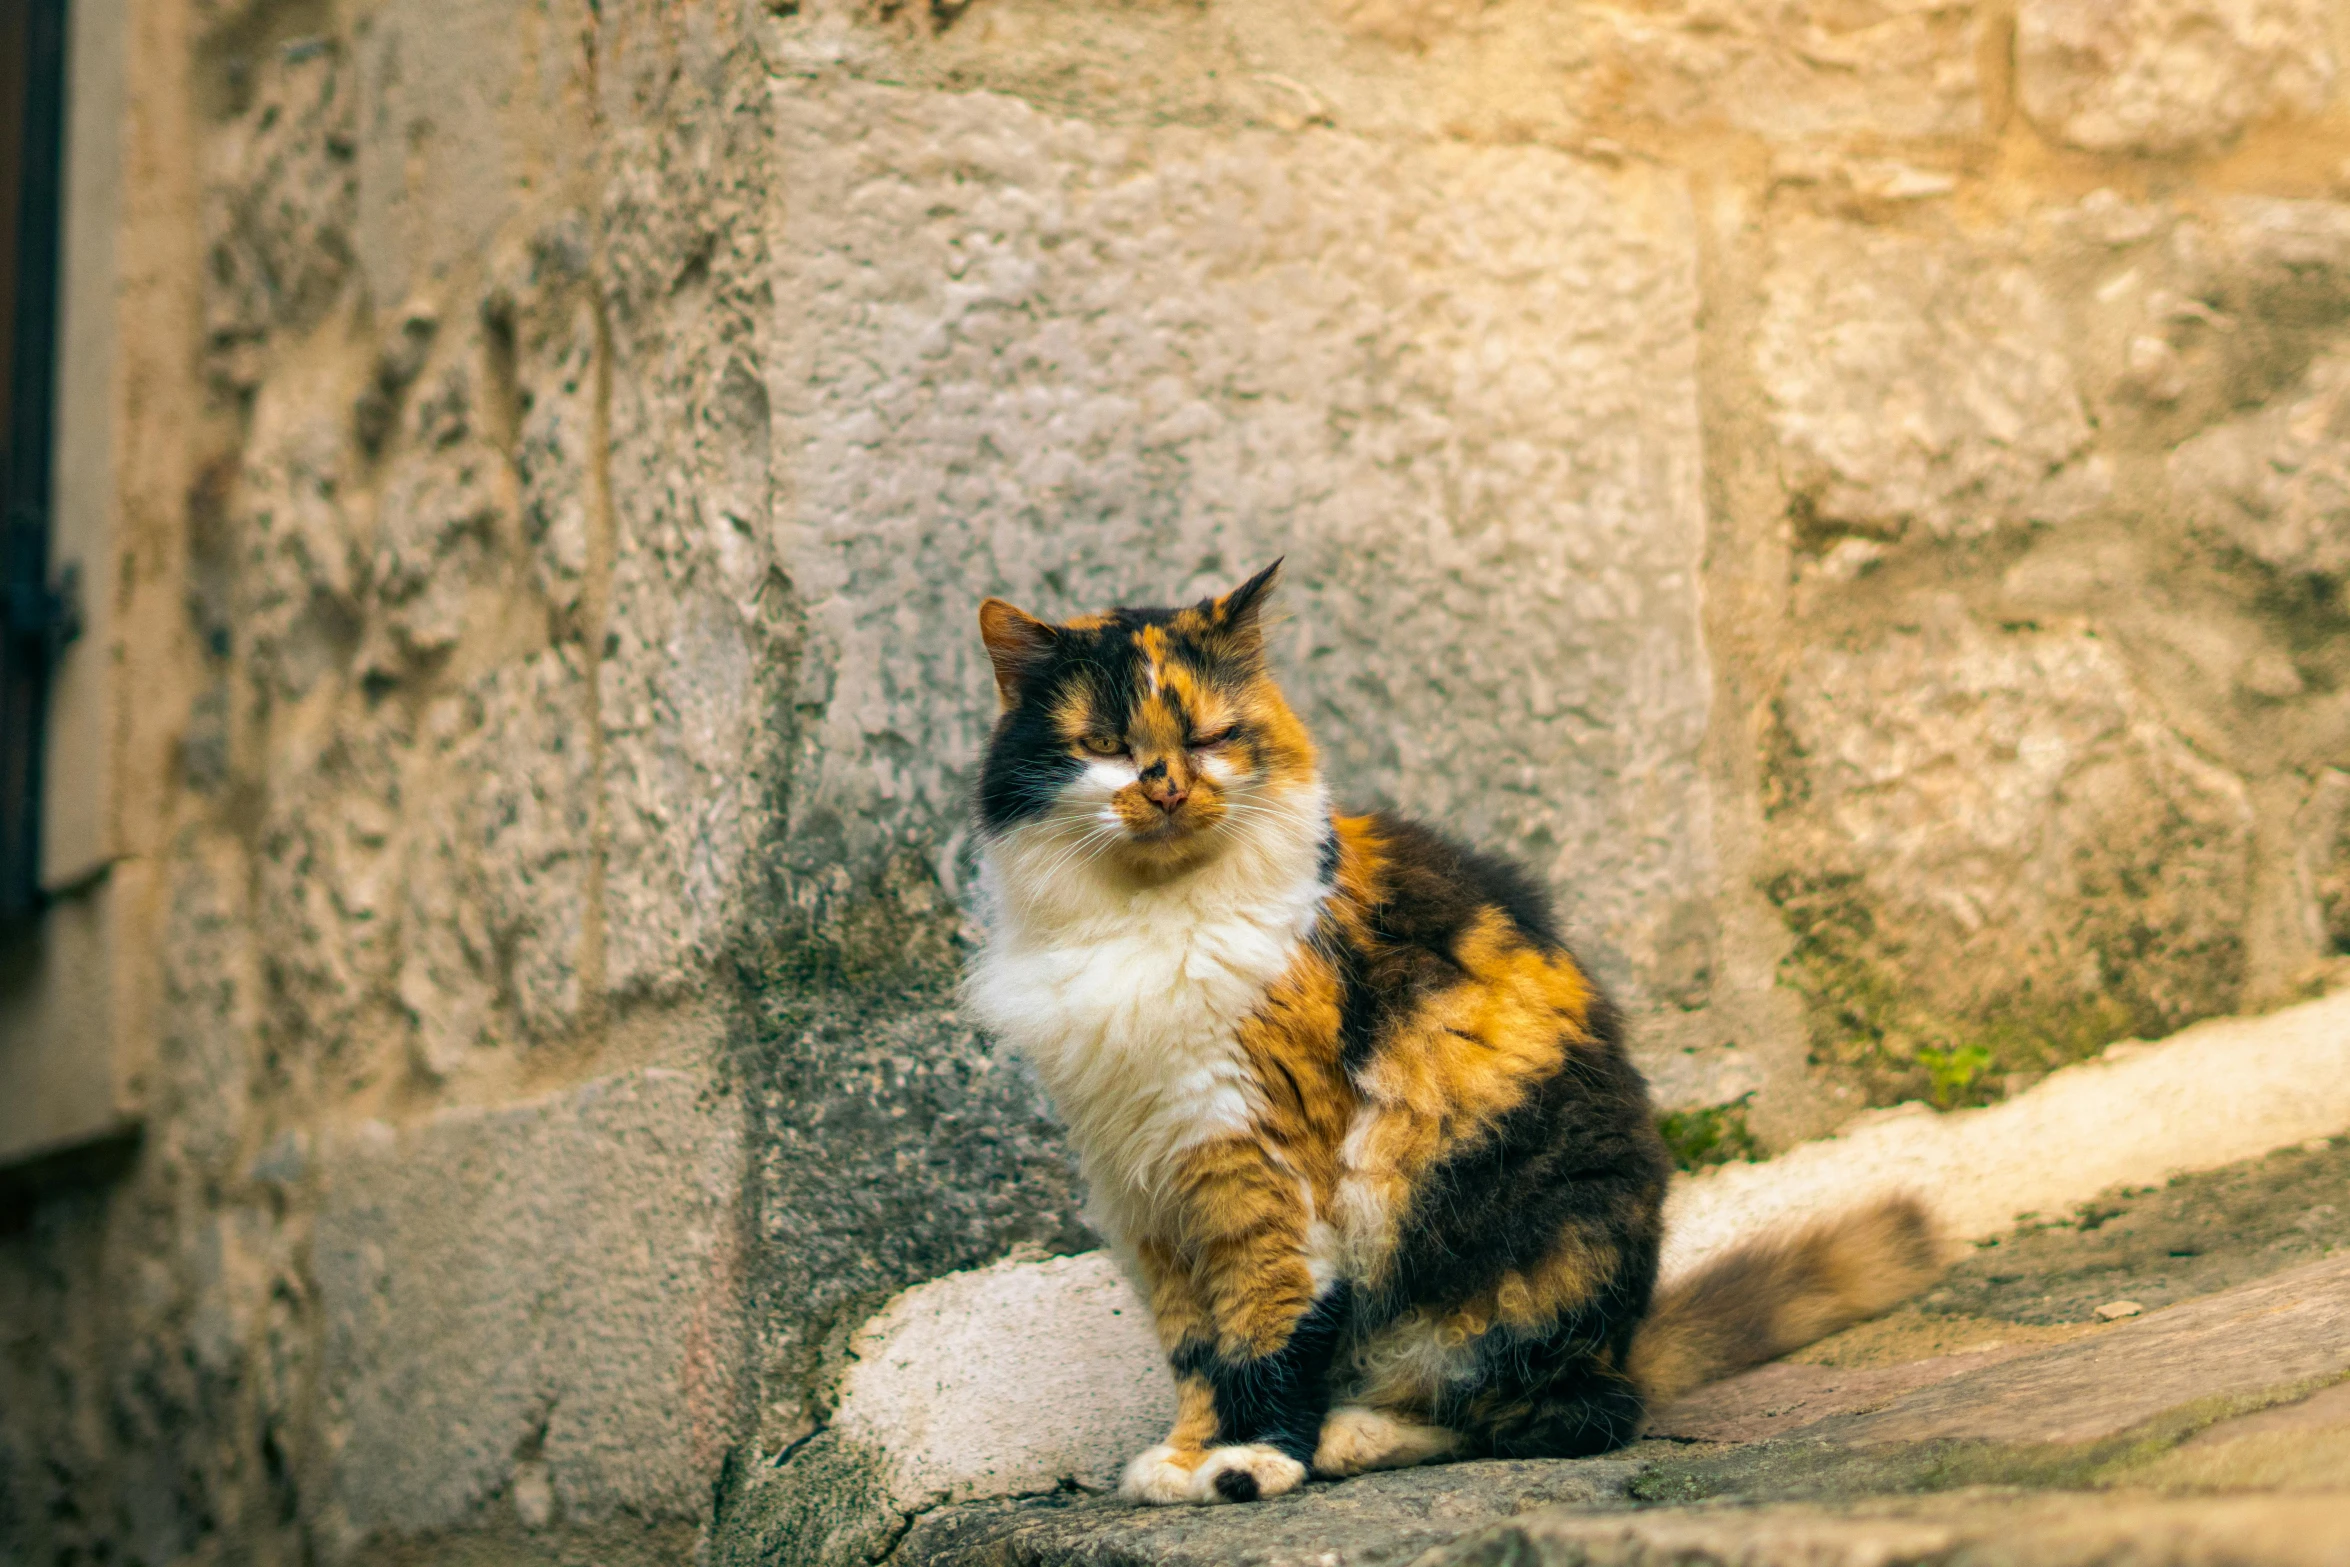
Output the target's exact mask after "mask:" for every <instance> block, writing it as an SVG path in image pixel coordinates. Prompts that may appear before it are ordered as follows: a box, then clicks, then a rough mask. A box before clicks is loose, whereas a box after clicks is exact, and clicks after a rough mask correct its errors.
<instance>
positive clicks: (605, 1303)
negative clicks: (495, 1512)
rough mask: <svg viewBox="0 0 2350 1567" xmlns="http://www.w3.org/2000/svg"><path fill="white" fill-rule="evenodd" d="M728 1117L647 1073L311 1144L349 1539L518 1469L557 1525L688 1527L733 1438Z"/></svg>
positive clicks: (735, 1323)
mask: <svg viewBox="0 0 2350 1567" xmlns="http://www.w3.org/2000/svg"><path fill="white" fill-rule="evenodd" d="M743 1157H744V1151H743V1146H742V1118H741V1111H740V1108H739V1106H738V1105H736V1104H735V1102H734V1101H732V1100H731V1099H730V1098H728V1097H726V1096H725V1095H723V1094H721V1093H718V1092H716V1090H715V1088H714V1085H713V1084H711V1083H710V1082H708V1081H707V1080H705V1079H702V1078H698V1077H695V1076H692V1075H689V1074H686V1073H682V1072H676V1071H669V1070H664V1069H660V1068H653V1069H649V1070H647V1071H644V1072H640V1073H635V1074H631V1075H629V1076H625V1077H619V1078H611V1079H606V1080H603V1081H601V1082H597V1083H593V1084H590V1085H588V1086H587V1087H584V1088H581V1089H577V1090H573V1091H571V1092H569V1093H566V1094H562V1095H560V1096H557V1097H555V1098H552V1099H548V1100H545V1101H542V1102H539V1103H536V1104H526V1105H519V1106H514V1107H511V1108H506V1109H499V1110H452V1111H447V1112H444V1113H442V1114H440V1115H438V1116H435V1117H433V1118H432V1119H431V1120H429V1121H427V1122H426V1123H424V1124H423V1125H421V1126H419V1127H416V1128H413V1129H410V1130H408V1131H405V1132H401V1131H395V1130H394V1129H393V1128H392V1127H390V1126H387V1125H385V1124H383V1123H381V1122H368V1123H362V1124H360V1125H359V1126H358V1127H356V1128H354V1129H352V1130H351V1131H349V1132H346V1133H341V1134H338V1135H336V1136H334V1137H332V1138H331V1139H329V1140H328V1141H327V1142H326V1143H325V1144H324V1145H323V1146H322V1147H321V1148H320V1150H319V1155H318V1158H319V1164H320V1169H321V1177H322V1181H323V1186H324V1196H323V1201H322V1205H321V1208H320V1212H319V1216H318V1222H317V1230H316V1237H315V1240H314V1242H313V1254H312V1264H311V1266H312V1269H313V1271H314V1273H315V1276H316V1279H317V1289H318V1296H319V1312H320V1316H321V1319H322V1322H323V1326H324V1333H325V1344H324V1351H323V1375H322V1379H321V1380H322V1386H323V1390H324V1394H325V1397H326V1400H327V1403H328V1408H329V1411H330V1414H329V1418H330V1420H331V1422H332V1424H333V1426H334V1427H335V1430H336V1432H337V1446H338V1450H337V1453H336V1462H335V1465H334V1471H333V1472H334V1475H335V1484H334V1493H335V1502H336V1505H337V1512H338V1514H339V1516H338V1517H337V1518H336V1519H335V1523H336V1524H337V1525H338V1527H339V1529H340V1531H341V1532H342V1533H343V1534H344V1536H345V1538H346V1539H356V1538H359V1537H363V1536H366V1535H370V1534H374V1533H377V1532H383V1531H389V1532H394V1533H399V1532H411V1531H416V1530H424V1529H438V1528H448V1527H450V1526H452V1525H456V1524H460V1523H463V1522H466V1521H468V1520H469V1519H472V1518H475V1517H477V1516H479V1515H480V1514H481V1513H482V1512H483V1511H484V1510H485V1509H486V1508H488V1507H489V1506H490V1505H491V1504H492V1503H493V1501H494V1500H495V1499H496V1498H497V1497H498V1496H499V1495H500V1494H501V1493H504V1492H509V1491H512V1490H514V1488H515V1487H517V1486H518V1485H522V1484H524V1479H523V1477H524V1476H526V1475H533V1471H532V1470H531V1468H530V1466H532V1465H536V1466H538V1467H537V1469H536V1471H535V1476H534V1478H535V1479H537V1480H540V1481H543V1483H544V1484H545V1485H546V1486H547V1487H548V1488H549V1491H550V1495H551V1499H552V1500H551V1505H552V1506H553V1507H554V1508H556V1509H558V1510H559V1511H560V1512H561V1513H562V1514H563V1515H565V1516H566V1517H570V1518H573V1519H582V1518H584V1519H587V1520H591V1521H592V1520H596V1519H599V1518H607V1517H609V1516H611V1515H612V1514H613V1513H615V1512H618V1511H620V1510H623V1509H626V1510H628V1511H632V1512H636V1513H644V1514H653V1515H659V1514H666V1513H675V1512H679V1511H690V1510H691V1509H693V1508H694V1507H695V1506H696V1505H697V1504H698V1503H699V1501H700V1500H701V1497H702V1494H703V1487H704V1486H705V1485H706V1484H707V1481H706V1479H705V1476H706V1475H707V1474H708V1472H709V1469H710V1467H711V1465H712V1464H713V1462H714V1461H715V1459H716V1457H717V1455H718V1454H719V1453H721V1452H723V1451H724V1450H725V1448H726V1446H727V1445H728V1444H729V1442H730V1441H731V1440H732V1439H733V1437H734V1434H735V1429H736V1422H737V1419H738V1411H737V1407H736V1405H737V1389H736V1386H735V1377H736V1375H737V1373H738V1371H739V1370H740V1369H741V1354H742V1347H743V1343H744V1340H743V1322H742V1317H741V1299H740V1293H739V1291H740V1281H741V1277H742V1267H743V1259H742V1257H741V1254H740V1237H739V1235H738V1233H737V1226H738V1224H739V1223H740V1219H739V1216H738V1213H737V1210H736V1208H735V1203H736V1200H737V1196H738V1193H739V1190H740V1186H741V1167H742V1161H743Z"/></svg>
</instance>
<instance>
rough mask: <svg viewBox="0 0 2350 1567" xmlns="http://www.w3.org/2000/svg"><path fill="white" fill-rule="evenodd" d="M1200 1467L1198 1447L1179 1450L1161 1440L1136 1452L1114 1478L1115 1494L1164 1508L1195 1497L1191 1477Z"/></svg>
mask: <svg viewBox="0 0 2350 1567" xmlns="http://www.w3.org/2000/svg"><path fill="white" fill-rule="evenodd" d="M1199 1467H1200V1454H1199V1451H1198V1449H1196V1448H1195V1449H1193V1450H1191V1451H1190V1452H1183V1451H1181V1450H1179V1449H1177V1448H1173V1447H1169V1446H1168V1445H1167V1444H1166V1443H1164V1442H1161V1443H1160V1444H1159V1445H1158V1446H1157V1447H1146V1448H1144V1449H1143V1450H1142V1451H1141V1452H1139V1453H1136V1454H1135V1455H1134V1457H1133V1459H1132V1461H1131V1462H1129V1463H1128V1464H1127V1465H1126V1472H1125V1473H1124V1474H1122V1475H1120V1476H1119V1477H1118V1495H1119V1496H1120V1497H1122V1498H1124V1499H1125V1500H1127V1501H1129V1502H1140V1503H1143V1504H1144V1505H1146V1506H1150V1507H1166V1506H1169V1505H1171V1504H1173V1503H1176V1502H1194V1501H1197V1500H1199V1496H1198V1491H1197V1488H1196V1487H1195V1486H1194V1485H1193V1483H1192V1476H1193V1475H1194V1473H1196V1472H1197V1471H1198V1469H1199Z"/></svg>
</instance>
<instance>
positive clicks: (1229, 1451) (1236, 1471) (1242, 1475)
mask: <svg viewBox="0 0 2350 1567" xmlns="http://www.w3.org/2000/svg"><path fill="white" fill-rule="evenodd" d="M1305 1483H1306V1466H1305V1465H1303V1464H1301V1463H1299V1462H1298V1461H1297V1460H1296V1459H1294V1458H1292V1457H1290V1456H1289V1455H1288V1454H1287V1453H1284V1452H1283V1451H1281V1449H1279V1448H1278V1447H1272V1446H1268V1445H1267V1444H1265V1443H1263V1442H1248V1443H1242V1444H1239V1445H1236V1446H1232V1447H1216V1448H1210V1449H1209V1450H1208V1461H1207V1462H1206V1463H1204V1464H1202V1465H1200V1466H1199V1468H1198V1469H1197V1470H1196V1471H1194V1472H1193V1474H1192V1477H1191V1484H1192V1499H1193V1500H1194V1501H1199V1502H1253V1501H1256V1500H1257V1499H1259V1498H1260V1497H1266V1496H1279V1495H1281V1494H1282V1493H1283V1492H1285V1491H1294V1490H1296V1489H1297V1488H1298V1487H1299V1486H1301V1485H1303V1484H1305Z"/></svg>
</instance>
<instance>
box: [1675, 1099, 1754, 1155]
mask: <svg viewBox="0 0 2350 1567" xmlns="http://www.w3.org/2000/svg"><path fill="white" fill-rule="evenodd" d="M1753 1098H1754V1095H1752V1094H1743V1095H1741V1096H1739V1097H1738V1098H1736V1099H1733V1100H1731V1101H1730V1102H1729V1103H1728V1104H1720V1105H1710V1106H1708V1107H1706V1108H1704V1109H1701V1110H1668V1111H1666V1112H1665V1113H1664V1114H1663V1115H1660V1116H1658V1117H1657V1118H1656V1129H1657V1130H1658V1131H1659V1132H1661V1133H1663V1134H1664V1139H1665V1147H1666V1148H1668V1149H1670V1150H1671V1151H1672V1155H1673V1163H1674V1164H1675V1165H1676V1166H1677V1167H1679V1168H1680V1169H1683V1170H1701V1169H1703V1168H1705V1167H1706V1166H1707V1165H1709V1164H1734V1163H1737V1162H1738V1161H1740V1160H1745V1159H1760V1158H1762V1157H1763V1156H1764V1153H1765V1150H1764V1148H1763V1146H1762V1144H1761V1143H1759V1142H1757V1141H1756V1140H1755V1136H1754V1133H1753V1132H1752V1131H1751V1130H1749V1129H1748V1127H1747V1124H1746V1107H1747V1102H1748V1101H1749V1100H1751V1099H1753Z"/></svg>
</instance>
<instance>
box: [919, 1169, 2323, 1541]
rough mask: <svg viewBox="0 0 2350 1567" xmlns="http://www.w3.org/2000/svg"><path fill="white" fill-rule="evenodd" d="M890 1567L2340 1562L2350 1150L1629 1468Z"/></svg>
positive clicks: (1218, 1512) (1325, 1497)
mask: <svg viewBox="0 0 2350 1567" xmlns="http://www.w3.org/2000/svg"><path fill="white" fill-rule="evenodd" d="M2129 1305H2134V1306H2136V1307H2137V1308H2138V1309H2137V1310H2136V1312H2135V1313H2131V1314H2124V1308H2125V1307H2126V1306H2129ZM2101 1307H2102V1308H2106V1315H2105V1316H2102V1317H2101V1316H2100V1314H2099V1308H2101ZM892 1560H893V1561H894V1562H897V1563H902V1564H907V1567H915V1564H920V1567H949V1564H952V1567H997V1564H1003V1567H1011V1564H1021V1567H1058V1564H1064V1563H1066V1564H1070V1567H1191V1564H1200V1567H1206V1564H1210V1563H1214V1564H1228V1567H1377V1564H1387V1563H1396V1564H1406V1563H1410V1564H1416V1567H1469V1564H1480V1567H1504V1564H1507V1567H1536V1564H1559V1567H1570V1564H1572V1567H1586V1564H1588V1567H1600V1564H1622V1567H1636V1564H1638V1567H1646V1564H1660V1567H1661V1564H1664V1563H1672V1564H1674V1567H1712V1564H1722V1567H1730V1564H1736V1567H1780V1564H1787V1567H1795V1564H1801V1567H1901V1564H1915V1567H1929V1564H1931V1567H1974V1564H1981V1567H1994V1564H2002V1567H2076V1564H2078V1567H2089V1564H2092V1563H2094V1564H2098V1567H2158V1564H2177V1567H2188V1564H2195V1567H2219V1564H2226V1563H2247V1564H2249V1563H2279V1564H2301V1563H2309V1564H2313V1567H2314V1564H2319V1563H2324V1564H2328V1567H2339V1564H2343V1563H2350V1140H2345V1139H2336V1140H2334V1141H2333V1142H2330V1143H2327V1144H2324V1145H2312V1146H2311V1147H2309V1148H2305V1149H2299V1150H2293V1151H2289V1152H2286V1153H2282V1154H2277V1155H2272V1156H2271V1157H2269V1158H2267V1159H2263V1160H2258V1161H2254V1162H2252V1163H2250V1164H2247V1165H2241V1166H2237V1167H2234V1168H2232V1169H2227V1170H2221V1171H2216V1172H2212V1173H2210V1174H2206V1175H2201V1176H2195V1177H2190V1178H2187V1179H2184V1180H2181V1181H2177V1182H2174V1183H2172V1184H2170V1185H2169V1186H2166V1187H2164V1188H2161V1189H2159V1190H2151V1191H2136V1192H2121V1193H2113V1194H2109V1195H2108V1196H2107V1197H2105V1198H2101V1199H2099V1200H2098V1201H2097V1202H2094V1203H2091V1204H2088V1205H2085V1206H2084V1208H2083V1209H2082V1210H2081V1211H2080V1212H2079V1213H2077V1214H2070V1215H2061V1216H2051V1219H2050V1221H2049V1222H2047V1223H2045V1224H2043V1225H2040V1226H2038V1227H2034V1228H2031V1229H2028V1230H2025V1231H2023V1232H2021V1233H2018V1234H2016V1235H2014V1236H2010V1237H2008V1238H2006V1239H2004V1240H2002V1241H2000V1242H1999V1243H1997V1244H1996V1245H1991V1246H1985V1247H1981V1248H1977V1249H1975V1250H1974V1251H1973V1252H1972V1254H1971V1255H1969V1256H1968V1257H1967V1258H1966V1259H1965V1260H1964V1261H1963V1262H1962V1263H1961V1264H1960V1265H1959V1266H1958V1267H1956V1268H1955V1269H1954V1270H1953V1271H1952V1273H1951V1275H1950V1276H1949V1277H1948V1278H1947V1279H1946V1280H1945V1281H1944V1282H1943V1283H1942V1284H1941V1285H1940V1286H1938V1287H1937V1288H1936V1289H1935V1290H1934V1291H1932V1292H1930V1293H1929V1294H1928V1295H1927V1296H1926V1297H1925V1298H1924V1299H1923V1300H1922V1301H1920V1302H1919V1303H1917V1304H1916V1305H1914V1306H1912V1307H1909V1308H1905V1309H1904V1310H1903V1311H1901V1312H1898V1313H1895V1314H1894V1315H1893V1316H1891V1317H1888V1318H1886V1319H1884V1320H1882V1321H1880V1322H1876V1323H1871V1324H1866V1325H1864V1326H1862V1327H1860V1328H1857V1329H1855V1330H1853V1331H1852V1332H1850V1333H1847V1334H1844V1335H1840V1336H1839V1337H1838V1338H1836V1339H1832V1340H1829V1341H1827V1342H1825V1343H1823V1344H1820V1345H1817V1346H1814V1348H1813V1349H1812V1350H1810V1351H1808V1352H1806V1353H1805V1354H1803V1355H1801V1356H1799V1357H1796V1358H1795V1359H1793V1360H1791V1361H1789V1362H1786V1363H1782V1364H1779V1365H1775V1366H1768V1367H1764V1368H1762V1369H1761V1370H1759V1371H1756V1372H1752V1373H1749V1374H1748V1375H1747V1376H1745V1377H1741V1378H1737V1379H1734V1380H1732V1381H1730V1382H1727V1383H1723V1384H1720V1385H1718V1386H1716V1387H1714V1388H1709V1389H1706V1390H1703V1391H1702V1392H1700V1393H1699V1394H1697V1395H1695V1396H1694V1397H1692V1398H1690V1399H1688V1400H1686V1401H1684V1402H1683V1403H1682V1404H1680V1405H1678V1406H1676V1407H1674V1408H1673V1409H1670V1410H1666V1411H1663V1412H1662V1413H1660V1415H1659V1416H1658V1417H1657V1419H1656V1420H1655V1422H1654V1425H1653V1431H1652V1436H1651V1438H1650V1439H1649V1440H1646V1441H1643V1442H1642V1443H1640V1444H1639V1445H1638V1446H1636V1447H1634V1448H1632V1449H1629V1450H1627V1451H1626V1452H1624V1453H1621V1454H1617V1455H1614V1456H1611V1457H1609V1458H1605V1459H1596V1460H1589V1461H1585V1462H1581V1463H1482V1464H1462V1465H1456V1466H1452V1467H1449V1468H1439V1469H1428V1470H1420V1471H1415V1472H1411V1473H1405V1474H1395V1475H1381V1476H1371V1477H1367V1478H1365V1479H1361V1480H1356V1481H1350V1482H1347V1483H1345V1484H1340V1485H1321V1486H1312V1487H1309V1488H1308V1489H1307V1490H1306V1491H1304V1492H1302V1493H1300V1494H1298V1495H1296V1496H1291V1497H1285V1498H1281V1499H1280V1500H1278V1501H1275V1502H1270V1503H1260V1504H1257V1505H1255V1506H1253V1507H1237V1508H1217V1509H1207V1510H1198V1511H1192V1510H1177V1511H1172V1512H1147V1511H1135V1510H1131V1509H1127V1508H1122V1507H1119V1506H1117V1505H1116V1504H1114V1503H1112V1502H1109V1501H1107V1500H1105V1499H1102V1498H1097V1497H1087V1496H1082V1495H1076V1494H1067V1495H1062V1496H1056V1497H1049V1498H1037V1499H1029V1500H1025V1501H1018V1502H1008V1503H995V1504H986V1505H977V1506H970V1507H963V1508H954V1509H948V1510H945V1511H942V1512H938V1513H933V1514H931V1515H929V1516H927V1517H925V1518H922V1519H920V1520H918V1521H917V1522H916V1523H915V1524H914V1526H913V1528H912V1530H911V1532H910V1533H909V1534H908V1535H907V1536H906V1537H905V1539H904V1540H903V1541H902V1542H901V1543H900V1545H899V1547H898V1549H897V1551H896V1552H895V1554H894V1556H893V1558H892Z"/></svg>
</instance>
